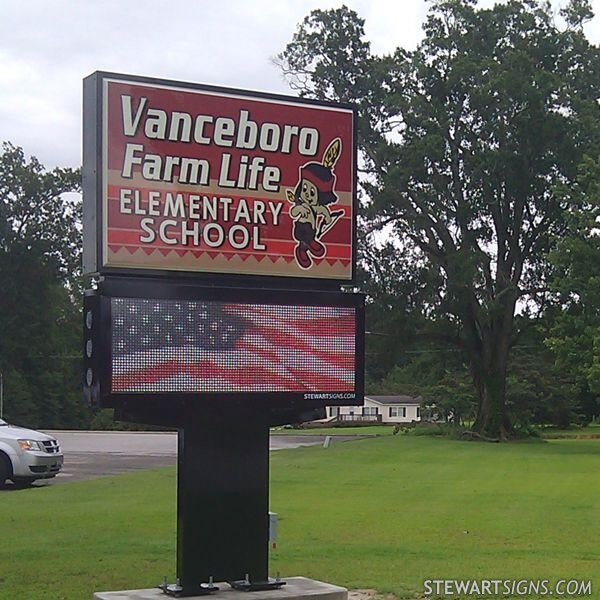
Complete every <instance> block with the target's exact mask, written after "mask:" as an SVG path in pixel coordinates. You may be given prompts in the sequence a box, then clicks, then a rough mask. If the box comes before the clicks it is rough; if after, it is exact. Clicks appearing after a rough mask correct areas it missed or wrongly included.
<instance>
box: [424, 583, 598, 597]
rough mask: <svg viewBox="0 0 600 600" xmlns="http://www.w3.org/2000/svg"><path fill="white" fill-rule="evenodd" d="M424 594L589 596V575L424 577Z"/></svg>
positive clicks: (590, 588) (590, 590)
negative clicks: (571, 577) (548, 577)
mask: <svg viewBox="0 0 600 600" xmlns="http://www.w3.org/2000/svg"><path fill="white" fill-rule="evenodd" d="M423 589H424V591H425V595H426V596H532V595H536V596H562V597H569V596H591V595H592V581H591V579H589V580H585V579H560V580H558V581H556V582H552V581H550V580H549V579H426V580H425V581H424V582H423Z"/></svg>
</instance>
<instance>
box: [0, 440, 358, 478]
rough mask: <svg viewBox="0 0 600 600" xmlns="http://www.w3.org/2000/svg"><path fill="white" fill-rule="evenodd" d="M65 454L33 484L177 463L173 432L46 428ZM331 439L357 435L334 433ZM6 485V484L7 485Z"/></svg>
mask: <svg viewBox="0 0 600 600" xmlns="http://www.w3.org/2000/svg"><path fill="white" fill-rule="evenodd" d="M48 433H50V434H51V435H53V436H54V437H56V439H57V440H58V442H59V443H60V445H61V448H62V451H63V453H64V456H65V462H64V466H63V470H62V471H61V472H60V473H59V474H58V475H57V476H56V477H55V478H54V479H50V480H47V481H43V480H40V481H37V482H36V483H35V484H34V486H36V487H39V486H44V485H56V484H62V483H69V482H73V481H82V480H85V479H93V478H96V477H106V476H109V475H117V474H119V473H125V472H129V471H136V470H142V469H153V468H156V467H168V466H173V465H175V464H176V463H177V434H176V433H154V432H152V433H150V432H143V433H142V432H124V431H48ZM333 439H334V442H333V443H338V442H343V441H348V440H355V439H357V436H342V435H340V436H334V438H333ZM324 440H325V436H324V435H271V438H270V444H269V446H270V449H271V450H282V449H288V448H299V447H301V446H314V445H318V444H323V442H324ZM7 487H8V486H7Z"/></svg>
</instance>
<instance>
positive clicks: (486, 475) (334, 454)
mask: <svg viewBox="0 0 600 600" xmlns="http://www.w3.org/2000/svg"><path fill="white" fill-rule="evenodd" d="M598 473H600V441H599V440H552V441H548V442H542V441H538V442H526V443H525V442H524V443H512V444H481V443H472V442H471V443H470V442H457V441H450V440H446V439H439V438H429V437H413V436H400V435H398V436H391V435H390V436H383V437H378V438H370V439H364V440H358V441H353V442H347V443H341V442H338V443H336V442H335V441H334V442H333V444H332V445H331V447H330V448H329V449H324V448H322V447H320V446H319V447H311V448H302V449H298V450H289V451H278V452H275V453H273V454H272V473H271V509H272V510H274V511H276V512H278V513H279V515H280V525H279V531H280V540H279V547H278V549H277V550H275V551H274V552H273V553H272V563H271V573H272V574H275V572H276V571H280V572H281V574H282V575H283V576H291V575H304V576H307V577H313V578H316V579H322V580H325V581H330V582H332V583H337V584H340V585H345V586H348V587H351V588H357V587H373V588H377V589H378V590H379V591H381V592H393V593H395V594H397V595H398V596H411V595H419V594H422V590H423V580H425V579H442V578H502V579H513V578H516V579H521V578H526V579H558V578H566V579H573V578H575V579H577V578H579V579H590V578H591V579H592V580H593V583H594V596H593V597H596V598H600V568H599V565H600V543H599V540H600V519H599V515H600V477H598ZM175 503H176V498H175V471H174V469H172V468H171V469H160V470H155V471H147V472H138V473H133V474H127V475H121V476H117V477H111V478H106V479H98V480H95V481H89V482H81V483H72V484H62V485H53V486H48V487H45V488H40V489H29V490H19V491H12V492H2V493H0V515H1V518H0V598H2V599H7V600H21V599H22V600H35V599H42V598H43V599H44V600H58V599H63V598H64V599H77V600H81V599H88V598H91V595H92V592H93V591H94V590H102V589H105V590H106V589H123V588H136V587H151V586H152V585H154V584H156V583H158V582H159V581H160V579H161V577H162V575H163V574H166V575H167V576H168V577H169V580H170V581H172V580H173V579H174V575H175V529H176V525H175ZM588 597H589V596H588Z"/></svg>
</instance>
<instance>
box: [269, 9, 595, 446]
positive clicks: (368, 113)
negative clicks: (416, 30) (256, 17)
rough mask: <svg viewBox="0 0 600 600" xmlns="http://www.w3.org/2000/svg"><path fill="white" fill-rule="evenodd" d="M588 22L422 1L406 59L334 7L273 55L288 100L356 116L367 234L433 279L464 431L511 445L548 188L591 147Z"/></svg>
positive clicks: (545, 248) (536, 293) (559, 220)
mask: <svg viewBox="0 0 600 600" xmlns="http://www.w3.org/2000/svg"><path fill="white" fill-rule="evenodd" d="M589 16H590V7H589V3H588V2H585V1H584V0H577V1H572V2H570V3H569V4H568V6H567V7H566V8H565V10H564V17H565V20H566V25H565V29H564V30H559V29H558V28H557V25H556V23H555V19H554V15H553V14H552V11H551V8H550V5H549V3H546V2H533V1H530V0H511V1H509V2H507V3H505V4H497V5H496V6H494V8H492V9H486V10H483V9H478V8H477V6H476V2H474V1H472V0H436V1H434V2H432V3H431V9H430V12H429V16H428V17H427V20H426V22H425V25H424V39H423V41H422V42H421V43H420V45H419V46H418V47H417V49H416V50H415V51H412V52H410V51H406V50H403V49H398V50H396V51H395V52H394V53H393V54H391V55H386V56H376V55H373V54H372V53H371V51H370V46H369V43H368V42H367V41H365V40H364V30H363V25H364V21H363V20H362V19H360V18H359V17H358V16H357V14H356V13H354V12H353V11H351V10H349V9H348V8H346V7H342V8H340V9H335V10H329V11H313V12H312V13H311V14H310V15H309V16H308V17H306V18H305V19H304V21H303V22H302V23H301V24H300V26H299V28H298V31H297V32H296V34H295V35H294V36H293V39H292V41H291V42H290V43H289V44H288V46H287V47H286V49H285V50H284V51H283V52H282V53H281V54H280V56H279V62H280V65H281V66H282V69H283V71H284V73H285V74H286V75H287V76H288V78H289V80H290V83H291V85H292V87H294V88H295V89H297V90H298V91H299V92H300V94H301V95H304V96H310V97H318V98H323V99H335V100H342V101H348V102H352V103H354V104H355V105H356V106H357V108H358V114H359V136H360V139H359V144H360V150H361V165H362V167H363V172H364V177H363V179H362V188H363V191H364V193H363V203H364V206H365V212H366V215H367V217H368V219H369V225H370V227H371V228H372V229H376V228H381V227H383V226H385V225H387V226H388V231H391V235H392V236H393V237H394V238H395V247H396V248H398V249H399V252H402V254H403V255H404V256H405V257H410V260H411V261H412V262H413V264H426V265H427V267H428V270H434V271H435V273H436V277H434V278H432V279H431V280H432V281H437V282H438V283H439V288H438V294H437V296H434V295H433V294H432V295H431V298H432V301H433V302H434V309H435V310H436V312H437V314H438V315H440V316H441V315H444V316H445V318H446V319H447V321H448V324H449V327H450V328H452V327H455V328H456V331H457V336H458V341H459V342H460V345H461V347H462V348H464V350H465V352H466V354H467V356H468V361H469V366H470V372H471V376H472V379H473V383H474V386H475V391H476V395H477V398H478V408H477V414H476V419H475V424H474V427H475V429H476V430H477V431H478V432H480V433H483V434H485V435H487V436H491V437H497V436H501V437H507V436H510V435H511V433H512V425H511V421H510V418H509V414H508V411H507V404H506V378H507V368H508V361H509V354H510V348H511V346H512V345H513V344H514V343H515V341H516V339H517V336H518V333H519V327H518V325H517V324H516V322H515V313H516V309H517V306H520V307H521V308H522V309H523V310H526V311H527V310H532V309H533V308H534V307H535V308H539V307H540V306H542V305H543V301H544V300H545V299H546V298H547V297H548V285H547V284H548V281H547V276H548V264H547V262H546V260H545V257H546V255H547V253H548V252H549V251H550V250H551V249H552V248H553V247H554V246H555V244H556V240H557V239H559V238H560V237H561V236H562V235H563V234H564V232H565V230H566V227H567V223H566V213H565V210H564V208H565V203H564V200H563V198H562V197H561V196H560V195H559V194H557V193H556V192H555V190H556V186H557V185H562V186H568V185H570V184H572V182H573V181H574V180H575V177H576V174H577V167H578V165H579V164H580V162H581V161H582V159H583V156H584V155H585V153H586V152H587V153H590V152H593V151H594V150H597V148H598V140H599V136H598V127H599V125H598V124H599V122H600V120H599V119H598V117H599V116H600V115H599V114H598V113H599V108H598V103H597V100H598V96H599V95H598V92H599V89H598V87H599V83H600V60H599V59H600V55H599V52H598V49H597V48H596V47H594V46H592V45H590V44H589V43H588V41H587V40H586V39H585V37H584V35H583V33H582V31H581V25H582V23H583V22H584V20H585V19H587V18H589ZM389 228H391V229H389ZM434 297H435V300H433V298H434Z"/></svg>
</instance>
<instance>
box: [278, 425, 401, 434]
mask: <svg viewBox="0 0 600 600" xmlns="http://www.w3.org/2000/svg"><path fill="white" fill-rule="evenodd" d="M393 431H394V426H393V425H364V426H363V427H314V428H313V427H307V428H306V429H284V428H283V427H277V428H274V429H272V430H271V433H273V434H274V435H392V433H393Z"/></svg>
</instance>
